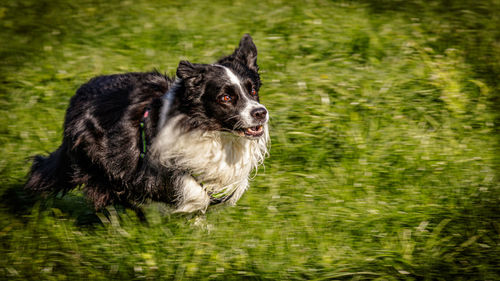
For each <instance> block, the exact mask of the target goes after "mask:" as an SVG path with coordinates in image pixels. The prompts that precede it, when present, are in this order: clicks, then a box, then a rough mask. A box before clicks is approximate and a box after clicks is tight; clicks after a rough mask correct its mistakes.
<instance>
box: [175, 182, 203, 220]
mask: <svg viewBox="0 0 500 281" xmlns="http://www.w3.org/2000/svg"><path fill="white" fill-rule="evenodd" d="M177 187H178V194H177V204H176V209H175V211H174V212H175V213H192V212H196V211H201V212H202V213H204V212H205V211H206V210H207V208H208V205H210V197H209V196H208V194H207V193H206V192H205V190H204V189H203V187H202V186H201V185H200V184H198V183H197V182H196V180H195V179H194V178H193V177H192V176H191V175H184V176H182V177H181V178H180V179H179V181H178V186H177Z"/></svg>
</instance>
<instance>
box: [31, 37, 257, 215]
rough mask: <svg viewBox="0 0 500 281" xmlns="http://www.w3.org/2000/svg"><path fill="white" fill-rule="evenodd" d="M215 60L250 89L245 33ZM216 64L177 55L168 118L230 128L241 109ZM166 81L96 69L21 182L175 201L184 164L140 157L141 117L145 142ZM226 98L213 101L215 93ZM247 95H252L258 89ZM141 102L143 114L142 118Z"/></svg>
mask: <svg viewBox="0 0 500 281" xmlns="http://www.w3.org/2000/svg"><path fill="white" fill-rule="evenodd" d="M217 63H218V64H220V65H223V66H226V67H228V68H230V69H231V70H232V71H234V72H235V73H237V75H238V76H239V77H240V78H241V79H242V81H244V85H245V88H246V89H245V90H246V91H248V92H249V93H250V92H251V91H252V89H254V90H256V91H258V90H259V88H260V79H259V75H258V73H257V71H258V66H257V49H256V48H255V45H254V44H253V42H252V39H251V37H250V36H249V35H245V36H244V37H243V39H242V40H241V42H240V46H239V47H238V48H237V49H236V50H235V52H234V53H233V54H232V55H230V56H227V57H224V58H222V59H220V60H219V61H218V62H217ZM222 71H223V68H220V67H215V66H213V65H203V64H191V63H189V62H186V61H181V62H180V63H179V67H178V69H177V73H176V74H177V77H178V78H180V81H181V82H180V85H179V86H178V87H177V88H176V95H175V99H174V100H173V104H172V109H171V110H170V111H169V112H168V117H172V116H174V115H178V114H183V115H185V117H184V120H182V125H183V127H184V128H186V130H193V129H201V130H220V131H231V130H234V129H235V124H236V122H237V121H238V120H237V118H232V117H234V115H235V113H236V112H238V111H239V110H241V108H240V107H241V104H239V103H238V95H237V94H235V93H234V92H232V89H231V87H229V86H227V83H224V82H223V81H220V79H217V78H218V77H220V76H221V74H222ZM173 83H174V80H173V79H172V78H169V77H168V76H165V75H162V74H160V73H158V72H149V73H127V74H117V75H108V76H99V77H95V78H93V79H91V80H90V81H89V82H87V83H86V84H84V85H82V86H81V87H80V88H79V89H78V90H77V92H76V94H75V96H73V97H72V99H71V101H70V104H69V107H68V109H67V112H66V117H65V122H64V136H63V142H62V144H61V146H60V147H59V148H58V149H57V150H56V151H54V152H53V153H51V154H50V155H49V156H47V157H44V156H35V157H34V161H33V165H32V167H31V171H30V173H29V179H28V181H27V183H26V185H25V188H26V189H28V190H30V191H33V192H41V193H59V192H63V193H66V192H67V191H69V190H71V189H73V188H75V187H77V186H81V187H82V188H83V190H84V192H85V193H86V195H87V197H88V198H89V199H90V201H91V202H93V203H94V206H95V207H96V209H99V208H101V207H104V206H106V205H109V204H113V203H120V204H123V205H125V206H131V207H134V206H137V205H138V204H140V203H141V202H143V201H145V200H155V201H163V202H167V203H172V204H174V203H175V198H176V197H175V195H176V186H175V179H176V178H177V177H179V176H182V175H183V174H186V173H189V171H187V170H185V169H183V167H178V168H176V169H171V168H166V167H165V166H162V165H159V164H158V163H157V161H156V159H153V157H154V156H152V155H151V154H148V153H146V155H145V157H144V158H141V157H140V153H141V146H142V138H141V130H140V123H141V120H144V123H145V124H144V133H145V140H146V142H147V146H149V145H151V143H152V141H153V140H154V138H155V137H156V135H157V133H158V131H159V128H158V126H159V121H160V118H161V116H160V112H161V106H162V104H163V102H162V97H163V96H164V95H165V93H166V92H167V91H168V90H169V89H170V88H171V87H172V85H173ZM225 94H227V95H231V96H232V97H233V100H232V101H231V102H229V103H223V104H222V103H216V102H214V101H217V99H218V97H219V96H220V95H225ZM251 98H253V99H255V100H257V101H258V99H259V98H258V96H257V95H255V96H252V97H251ZM146 109H149V116H148V117H147V118H143V116H144V112H145V111H146Z"/></svg>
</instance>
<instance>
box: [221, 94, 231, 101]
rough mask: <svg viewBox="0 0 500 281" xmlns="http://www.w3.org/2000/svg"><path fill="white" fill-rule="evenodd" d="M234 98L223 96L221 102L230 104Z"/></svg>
mask: <svg viewBox="0 0 500 281" xmlns="http://www.w3.org/2000/svg"><path fill="white" fill-rule="evenodd" d="M232 99H233V98H232V97H231V96H230V95H223V96H221V97H220V101H221V102H230V101H231V100H232Z"/></svg>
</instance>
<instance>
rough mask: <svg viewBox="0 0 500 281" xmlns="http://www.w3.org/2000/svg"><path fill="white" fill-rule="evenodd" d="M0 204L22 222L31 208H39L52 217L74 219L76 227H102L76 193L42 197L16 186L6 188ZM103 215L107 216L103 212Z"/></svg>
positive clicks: (83, 200)
mask: <svg viewBox="0 0 500 281" xmlns="http://www.w3.org/2000/svg"><path fill="white" fill-rule="evenodd" d="M38 203H39V204H38ZM0 204H1V205H2V207H3V208H4V209H5V210H6V211H7V212H9V213H11V214H12V215H14V216H15V217H16V218H18V219H21V220H22V221H27V220H28V217H29V215H30V214H31V213H32V211H33V208H39V209H40V211H46V210H52V211H53V213H54V215H57V214H56V213H63V214H65V216H67V217H69V218H72V219H74V220H75V224H76V225H77V226H93V225H102V222H101V220H100V219H99V217H98V215H97V213H96V211H95V210H94V209H93V207H92V206H90V205H89V204H88V202H87V201H86V199H85V197H83V196H82V195H80V194H77V193H68V194H66V195H64V196H61V195H55V196H47V197H42V196H40V195H36V194H32V193H30V192H27V191H26V190H24V188H23V185H21V184H16V185H12V186H10V187H8V188H6V190H5V192H4V193H3V195H2V196H1V197H0ZM103 213H105V215H106V216H107V215H108V214H106V212H105V211H104V212H103Z"/></svg>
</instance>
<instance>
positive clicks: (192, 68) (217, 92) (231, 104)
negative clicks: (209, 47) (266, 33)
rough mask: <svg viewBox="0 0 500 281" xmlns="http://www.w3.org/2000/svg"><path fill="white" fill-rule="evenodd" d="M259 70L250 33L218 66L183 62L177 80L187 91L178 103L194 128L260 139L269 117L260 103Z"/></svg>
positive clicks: (182, 94)
mask: <svg viewBox="0 0 500 281" xmlns="http://www.w3.org/2000/svg"><path fill="white" fill-rule="evenodd" d="M258 69H259V67H258V66H257V48H256V47H255V44H254V43H253V41H252V38H251V37H250V35H248V34H246V35H245V36H243V38H242V39H241V41H240V44H239V47H238V48H237V49H236V50H235V51H234V53H233V54H231V55H229V56H226V57H223V58H222V59H220V60H219V61H217V62H216V63H215V64H193V63H190V62H187V61H181V62H180V63H179V67H178V68H177V77H178V78H180V80H181V83H182V84H183V86H184V89H185V91H183V93H181V96H180V97H179V100H178V101H179V107H180V108H181V111H182V112H183V113H185V114H186V115H187V116H188V119H189V124H190V125H191V127H197V128H201V129H206V130H218V131H228V132H232V133H234V134H236V135H239V136H245V137H248V138H258V137H261V136H262V135H263V134H264V132H265V129H266V128H265V127H266V126H267V122H268V120H269V114H268V112H267V109H266V107H264V106H263V105H262V104H260V102H259V89H260V85H261V83H260V77H259V74H258Z"/></svg>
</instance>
